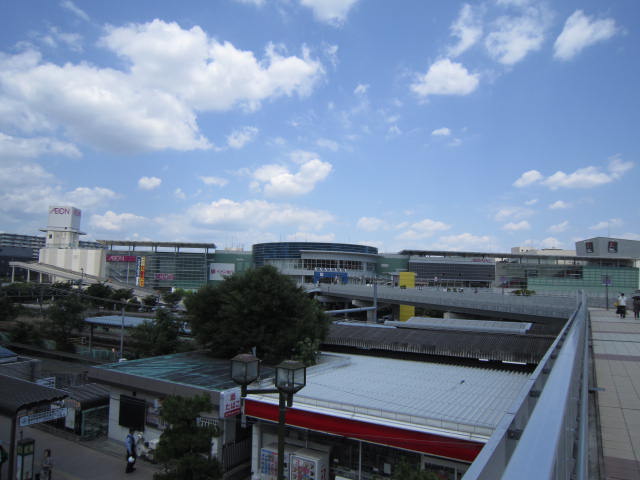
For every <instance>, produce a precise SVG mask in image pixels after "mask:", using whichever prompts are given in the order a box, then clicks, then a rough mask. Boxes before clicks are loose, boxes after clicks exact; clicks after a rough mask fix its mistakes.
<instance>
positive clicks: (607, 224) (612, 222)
mask: <svg viewBox="0 0 640 480" xmlns="http://www.w3.org/2000/svg"><path fill="white" fill-rule="evenodd" d="M622 225H624V222H623V221H622V219H620V218H610V219H609V220H604V221H602V222H598V223H596V224H595V225H591V226H590V227H589V230H608V229H610V228H611V227H613V228H618V227H621V226H622Z"/></svg>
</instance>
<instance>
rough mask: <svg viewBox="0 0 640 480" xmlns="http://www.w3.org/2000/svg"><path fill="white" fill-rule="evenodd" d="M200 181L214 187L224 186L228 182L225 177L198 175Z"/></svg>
mask: <svg viewBox="0 0 640 480" xmlns="http://www.w3.org/2000/svg"><path fill="white" fill-rule="evenodd" d="M198 178H199V179H200V180H201V181H202V183H204V184H205V185H208V186H216V187H224V186H225V185H227V184H228V183H229V180H227V179H226V178H220V177H198Z"/></svg>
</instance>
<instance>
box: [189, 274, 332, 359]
mask: <svg viewBox="0 0 640 480" xmlns="http://www.w3.org/2000/svg"><path fill="white" fill-rule="evenodd" d="M185 303H186V307H187V313H188V319H189V322H190V324H191V330H192V333H193V334H194V336H195V338H196V339H197V340H198V342H199V343H200V344H202V345H204V346H205V347H206V348H208V349H210V350H211V352H212V353H213V355H214V356H217V357H221V358H230V357H232V356H233V355H235V354H237V353H241V352H247V351H249V350H250V349H251V348H252V347H256V349H257V355H258V357H260V358H262V359H263V360H264V361H265V362H267V363H272V364H273V363H277V362H279V361H281V360H283V359H287V358H292V357H295V356H298V355H299V354H300V352H299V351H298V350H297V349H298V348H299V347H300V345H299V343H298V342H300V341H304V339H305V338H308V339H309V341H310V342H314V341H316V340H317V341H320V342H321V341H322V340H324V337H325V335H326V332H327V329H328V320H327V318H326V316H325V314H324V313H323V311H322V309H321V308H320V305H319V304H318V303H317V302H316V301H315V300H313V299H311V298H310V297H309V296H308V295H307V294H306V293H305V292H304V290H302V289H301V288H299V287H298V286H296V284H295V283H294V282H293V280H291V279H290V278H289V277H287V276H285V275H282V274H280V273H279V272H278V271H277V270H276V269H275V268H274V267H272V266H264V267H260V268H257V269H252V270H247V271H245V272H240V273H236V274H234V275H232V276H230V277H227V278H226V279H225V280H224V281H223V282H221V283H219V284H217V285H215V286H213V285H207V286H205V287H203V288H201V289H200V290H199V291H198V292H197V293H196V294H193V295H189V296H188V297H187V298H186V301H185Z"/></svg>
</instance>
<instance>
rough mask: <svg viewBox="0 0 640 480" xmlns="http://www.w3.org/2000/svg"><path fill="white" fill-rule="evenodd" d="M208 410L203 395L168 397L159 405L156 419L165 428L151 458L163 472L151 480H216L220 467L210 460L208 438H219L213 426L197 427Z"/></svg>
mask: <svg viewBox="0 0 640 480" xmlns="http://www.w3.org/2000/svg"><path fill="white" fill-rule="evenodd" d="M211 409H212V405H211V400H210V399H209V397H207V396H206V395H201V396H197V397H193V398H185V397H179V396H170V397H167V398H165V399H164V401H163V402H162V408H161V410H160V416H161V418H162V420H164V421H165V422H166V423H167V424H168V426H167V428H165V430H164V431H163V432H162V435H161V436H160V442H159V443H158V448H157V450H156V452H155V458H156V459H157V460H158V461H159V462H160V463H162V464H163V466H164V471H163V472H162V473H156V474H154V476H153V478H154V480H219V479H221V478H222V469H221V467H220V464H219V463H218V461H217V460H215V459H214V458H211V438H212V437H214V436H218V435H219V431H218V429H217V428H215V427H204V426H200V425H198V417H199V416H200V414H201V413H202V412H209V411H211Z"/></svg>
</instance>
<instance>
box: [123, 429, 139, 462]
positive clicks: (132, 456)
mask: <svg viewBox="0 0 640 480" xmlns="http://www.w3.org/2000/svg"><path fill="white" fill-rule="evenodd" d="M133 432H134V430H133V428H130V429H129V434H128V435H127V438H126V440H125V445H126V447H127V468H126V469H125V471H124V473H131V472H133V471H134V470H135V469H136V467H135V465H136V458H138V454H137V452H136V438H135V436H134V435H133Z"/></svg>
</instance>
